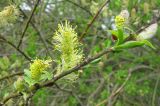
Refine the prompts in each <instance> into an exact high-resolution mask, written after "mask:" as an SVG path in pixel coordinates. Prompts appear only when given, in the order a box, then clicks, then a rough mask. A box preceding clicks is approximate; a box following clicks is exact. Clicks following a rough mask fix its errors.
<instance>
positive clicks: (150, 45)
mask: <svg viewBox="0 0 160 106" xmlns="http://www.w3.org/2000/svg"><path fill="white" fill-rule="evenodd" d="M142 42H144V44H145V45H147V46H149V47H151V48H152V49H156V48H155V47H154V46H153V45H152V43H151V42H149V41H148V40H143V41H142Z"/></svg>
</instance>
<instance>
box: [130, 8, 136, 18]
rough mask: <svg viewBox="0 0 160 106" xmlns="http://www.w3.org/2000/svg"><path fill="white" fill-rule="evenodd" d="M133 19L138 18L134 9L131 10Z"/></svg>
mask: <svg viewBox="0 0 160 106" xmlns="http://www.w3.org/2000/svg"><path fill="white" fill-rule="evenodd" d="M131 18H132V19H135V18H136V9H135V8H132V10H131Z"/></svg>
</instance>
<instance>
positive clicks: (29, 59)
mask: <svg viewBox="0 0 160 106" xmlns="http://www.w3.org/2000/svg"><path fill="white" fill-rule="evenodd" d="M0 39H2V40H3V41H5V42H6V43H8V44H9V45H10V46H12V47H13V48H15V49H16V50H17V51H18V52H19V53H21V54H22V55H23V56H24V57H25V58H26V59H27V60H28V61H30V62H31V58H30V57H29V56H27V55H26V54H25V53H24V52H23V51H22V50H20V49H19V48H17V47H16V45H14V44H13V43H12V42H10V41H8V40H7V39H6V38H4V37H3V36H1V35H0Z"/></svg>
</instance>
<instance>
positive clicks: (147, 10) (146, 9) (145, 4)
mask: <svg viewBox="0 0 160 106" xmlns="http://www.w3.org/2000/svg"><path fill="white" fill-rule="evenodd" d="M143 11H144V13H145V14H147V13H148V12H149V4H148V3H146V2H145V3H144V4H143Z"/></svg>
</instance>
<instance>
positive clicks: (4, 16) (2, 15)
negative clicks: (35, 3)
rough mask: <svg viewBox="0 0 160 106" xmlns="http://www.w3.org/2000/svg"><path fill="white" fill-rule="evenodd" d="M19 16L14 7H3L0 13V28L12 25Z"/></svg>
mask: <svg viewBox="0 0 160 106" xmlns="http://www.w3.org/2000/svg"><path fill="white" fill-rule="evenodd" d="M18 15H19V11H18V9H17V8H16V6H14V5H10V6H7V7H5V8H4V9H3V10H2V11H1V12H0V27H4V26H7V25H10V24H11V23H13V22H14V21H15V20H16V19H17V18H18Z"/></svg>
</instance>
